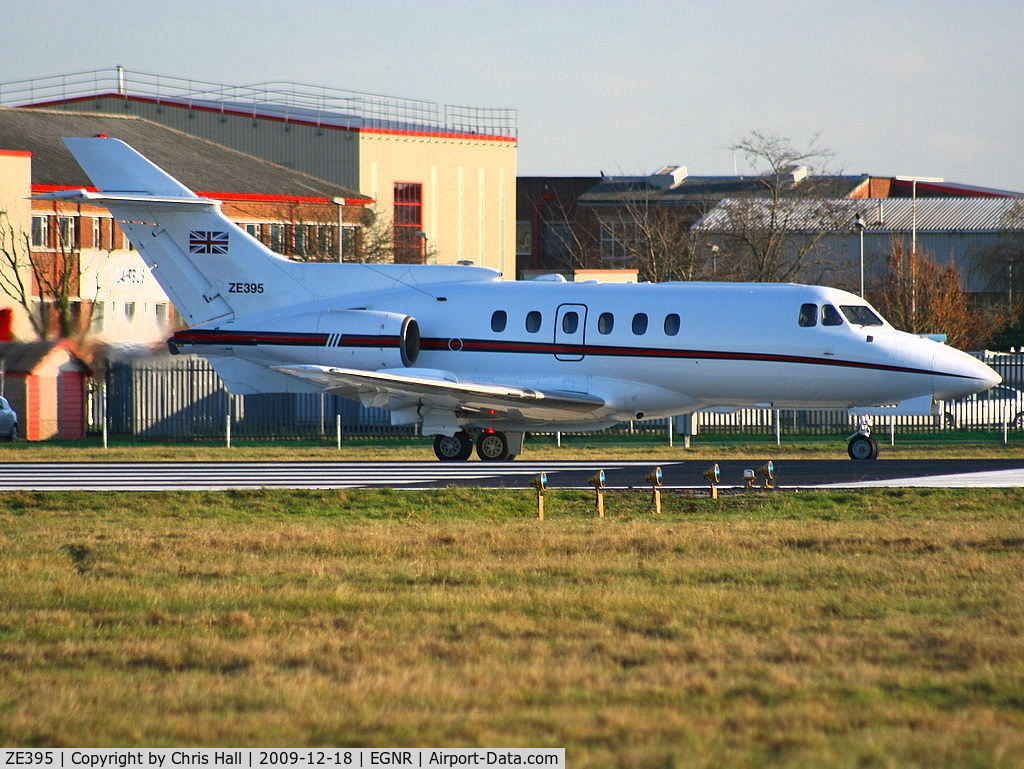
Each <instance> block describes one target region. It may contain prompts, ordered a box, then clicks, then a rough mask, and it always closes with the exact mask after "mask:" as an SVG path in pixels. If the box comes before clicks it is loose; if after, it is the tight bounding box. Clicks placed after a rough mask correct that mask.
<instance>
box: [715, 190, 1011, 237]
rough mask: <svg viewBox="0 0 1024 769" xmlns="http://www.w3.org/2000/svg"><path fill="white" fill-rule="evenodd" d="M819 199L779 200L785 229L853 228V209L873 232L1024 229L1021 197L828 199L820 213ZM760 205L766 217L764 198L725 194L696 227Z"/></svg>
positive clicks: (724, 226) (725, 226)
mask: <svg viewBox="0 0 1024 769" xmlns="http://www.w3.org/2000/svg"><path fill="white" fill-rule="evenodd" d="M822 203H823V201H821V200H818V199H811V200H786V201H783V204H782V205H783V206H785V210H786V215H785V219H786V221H787V223H788V226H789V228H790V229H793V230H815V231H820V230H822V229H827V230H831V231H836V232H839V231H845V230H847V229H848V230H850V231H853V230H854V229H855V227H854V225H853V221H854V219H855V217H856V216H857V214H860V216H861V218H862V219H863V220H864V222H865V224H866V229H867V230H869V231H872V232H909V231H910V230H911V229H912V228H913V227H914V226H915V219H916V228H917V231H918V232H1006V231H1024V201H1022V200H1021V199H1020V198H923V199H918V201H917V203H916V213H915V203H914V201H913V200H910V199H907V198H881V199H867V200H849V199H842V200H831V201H828V204H827V206H826V208H827V210H828V212H829V213H828V216H826V217H823V216H822V213H821V212H822ZM758 207H760V208H761V214H762V215H763V216H765V217H767V215H768V213H769V209H768V207H767V201H761V200H758V199H753V198H745V199H738V198H728V199H725V200H722V201H721V202H720V203H719V204H718V205H717V206H716V207H715V208H714V209H713V210H712V211H710V212H708V214H707V215H705V216H704V217H703V218H702V219H701V220H700V221H699V222H698V223H697V224H696V228H697V229H700V230H705V231H715V230H719V231H727V230H729V229H732V227H731V224H730V223H731V221H732V220H733V218H734V217H733V215H732V214H731V213H730V212H731V211H732V212H735V211H736V210H738V209H739V208H742V209H743V211H744V212H745V216H746V218H747V219H749V218H750V215H751V214H752V213H755V212H756V211H757V209H758ZM846 222H849V225H848V226H847V225H846V224H845V223H846Z"/></svg>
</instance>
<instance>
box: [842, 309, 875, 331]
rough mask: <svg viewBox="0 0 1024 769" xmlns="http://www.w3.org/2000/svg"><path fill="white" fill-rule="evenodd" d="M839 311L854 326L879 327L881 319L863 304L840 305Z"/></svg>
mask: <svg viewBox="0 0 1024 769" xmlns="http://www.w3.org/2000/svg"><path fill="white" fill-rule="evenodd" d="M839 309H840V310H842V311H843V315H845V316H846V319H847V320H848V321H850V323H852V324H853V325H855V326H881V325H882V319H881V318H879V317H878V316H877V315H875V313H874V311H873V310H872V309H871V308H870V307H868V306H867V305H864V304H841V305H839Z"/></svg>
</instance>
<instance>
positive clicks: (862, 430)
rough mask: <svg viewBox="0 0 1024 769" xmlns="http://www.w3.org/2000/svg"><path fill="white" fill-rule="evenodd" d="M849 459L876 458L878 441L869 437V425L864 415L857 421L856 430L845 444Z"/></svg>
mask: <svg viewBox="0 0 1024 769" xmlns="http://www.w3.org/2000/svg"><path fill="white" fill-rule="evenodd" d="M846 453H847V454H849V455H850V459H878V441H876V440H875V439H874V438H872V437H871V425H870V423H869V422H868V420H867V419H866V418H864V417H860V418H859V420H858V422H857V432H855V433H854V434H853V435H851V436H850V440H849V442H848V443H847V444H846Z"/></svg>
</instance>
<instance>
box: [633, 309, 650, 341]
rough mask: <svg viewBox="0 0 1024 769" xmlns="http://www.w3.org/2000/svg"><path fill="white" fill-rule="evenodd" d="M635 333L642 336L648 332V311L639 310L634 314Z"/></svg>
mask: <svg viewBox="0 0 1024 769" xmlns="http://www.w3.org/2000/svg"><path fill="white" fill-rule="evenodd" d="M633 333H634V334H636V335H637V336H641V335H643V334H646V333H647V313H646V312H638V313H637V314H636V315H634V316H633Z"/></svg>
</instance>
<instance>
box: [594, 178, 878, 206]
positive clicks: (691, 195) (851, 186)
mask: <svg viewBox="0 0 1024 769" xmlns="http://www.w3.org/2000/svg"><path fill="white" fill-rule="evenodd" d="M867 179H868V177H867V176H807V177H804V178H803V179H801V180H800V181H799V182H795V181H791V180H786V181H784V182H783V183H782V184H781V186H780V190H779V191H780V193H781V194H782V195H783V196H785V197H789V196H794V195H799V196H808V197H809V196H813V197H817V198H822V197H839V196H843V195H850V194H852V193H853V192H854V190H856V189H857V188H858V187H860V186H861V185H863V184H864V183H865V182H866V181H867ZM765 184H766V181H765V179H764V178H763V177H757V176H696V175H694V176H687V177H686V178H685V179H684V180H683V181H682V182H680V183H679V184H677V185H675V186H673V187H669V188H667V189H662V188H658V187H656V186H654V185H653V184H652V183H651V180H650V177H649V176H621V177H608V178H605V179H604V180H603V181H602V182H601V183H600V184H598V185H597V186H595V187H594V188H593V189H591V190H589V191H588V192H587V193H586V194H585V195H582V196H581V197H580V203H581V204H583V205H622V204H625V203H629V202H638V201H643V202H648V203H657V204H664V205H679V204H693V203H706V202H708V201H715V200H720V199H722V198H727V197H729V196H730V195H743V194H749V195H758V194H764V193H765V189H766V187H765Z"/></svg>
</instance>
